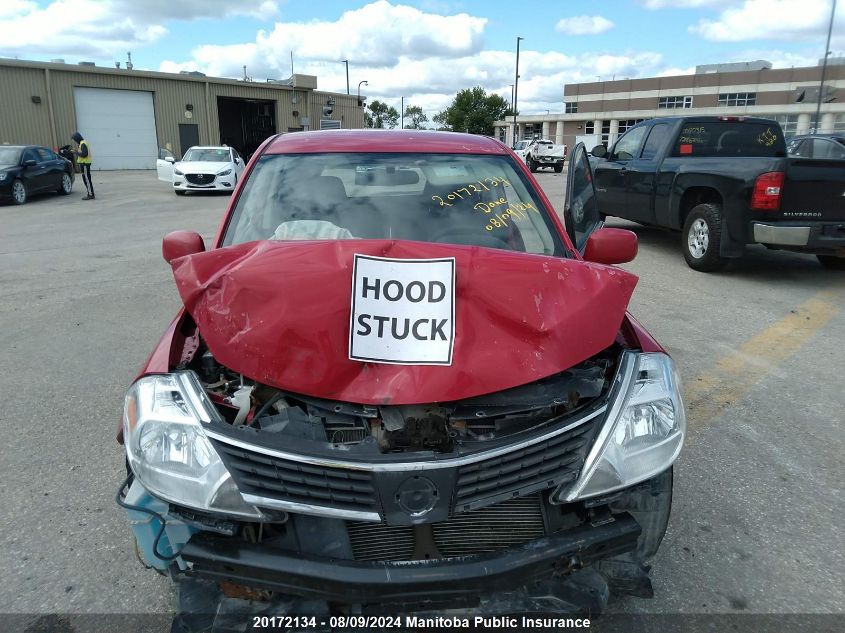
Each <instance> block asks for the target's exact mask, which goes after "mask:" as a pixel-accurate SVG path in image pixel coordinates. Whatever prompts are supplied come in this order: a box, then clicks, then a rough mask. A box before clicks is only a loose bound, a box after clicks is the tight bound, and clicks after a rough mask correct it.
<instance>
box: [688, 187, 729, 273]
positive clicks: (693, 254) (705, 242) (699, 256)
mask: <svg viewBox="0 0 845 633" xmlns="http://www.w3.org/2000/svg"><path fill="white" fill-rule="evenodd" d="M721 239H722V210H721V209H720V208H719V207H718V205H715V204H699V205H698V206H696V207H693V209H692V211H690V213H689V215H688V216H687V219H686V221H685V222H684V229H683V231H682V246H683V249H684V259H686V260H687V265H688V266H689V267H690V268H692V269H693V270H699V271H701V272H713V271H715V270H719V269H720V268H721V267H722V266H724V265H725V263H726V261H725V259H724V258H723V257H721V256H720V255H719V244H720V242H721Z"/></svg>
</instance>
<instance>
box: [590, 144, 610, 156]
mask: <svg viewBox="0 0 845 633" xmlns="http://www.w3.org/2000/svg"><path fill="white" fill-rule="evenodd" d="M590 154H592V155H593V156H595V157H596V158H604V157H605V156H607V148H606V147H605V146H604V145H596V146H595V147H594V148H593V149H592V150H591V151H590Z"/></svg>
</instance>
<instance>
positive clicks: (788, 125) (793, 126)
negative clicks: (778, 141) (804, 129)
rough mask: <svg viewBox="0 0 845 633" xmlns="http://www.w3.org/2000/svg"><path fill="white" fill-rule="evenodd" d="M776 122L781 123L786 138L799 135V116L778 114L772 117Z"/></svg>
mask: <svg viewBox="0 0 845 633" xmlns="http://www.w3.org/2000/svg"><path fill="white" fill-rule="evenodd" d="M772 118H773V119H774V120H775V121H777V122H778V123H780V127H781V129H782V130H783V135H784V136H794V135H795V134H797V133H798V115H797V114H776V115H775V116H774V117H772Z"/></svg>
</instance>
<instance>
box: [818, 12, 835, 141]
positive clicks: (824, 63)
mask: <svg viewBox="0 0 845 633" xmlns="http://www.w3.org/2000/svg"><path fill="white" fill-rule="evenodd" d="M835 13H836V0H832V2H831V5H830V25H829V26H828V27H827V45H826V46H825V47H824V60H822V80H821V83H820V84H819V101H818V104H816V127H815V128H814V129H813V132H814V133H815V134H818V133H819V128H821V126H822V122H821V120H820V117H821V112H822V96H823V95H824V76H825V72H826V71H827V56H828V55H830V34H831V32H832V31H833V16H834V14H835Z"/></svg>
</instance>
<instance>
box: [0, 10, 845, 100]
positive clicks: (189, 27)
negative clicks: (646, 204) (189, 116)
mask: <svg viewBox="0 0 845 633" xmlns="http://www.w3.org/2000/svg"><path fill="white" fill-rule="evenodd" d="M830 6H831V0H607V1H605V2H601V3H597V2H587V1H580V0H556V1H554V2H551V1H549V0H521V1H519V2H513V1H512V0H495V1H493V0H487V1H481V0H459V1H455V2H452V1H449V0H404V1H402V0H355V1H352V0H347V1H340V0H321V1H319V2H314V1H305V0H240V1H237V0H134V1H132V0H39V1H34V0H2V2H0V56H5V57H20V58H24V59H38V60H48V59H52V58H64V59H65V60H67V61H68V62H71V63H73V62H76V61H80V60H91V61H96V62H97V63H98V64H101V65H108V66H111V65H112V64H113V62H114V61H122V62H123V61H125V59H126V51H127V50H131V51H132V56H133V61H134V63H135V67H136V68H144V69H151V70H165V71H179V70H200V71H202V72H205V73H207V74H210V75H215V76H228V77H237V76H240V75H241V74H242V72H243V71H242V66H243V65H246V66H247V72H248V74H249V75H250V76H251V77H253V78H254V79H259V80H263V79H265V78H267V77H274V78H275V77H277V78H285V77H287V76H288V75H289V74H290V51H291V50H293V52H294V66H295V70H296V72H304V73H308V74H315V75H317V76H318V85H319V88H320V89H322V90H332V91H338V92H343V91H345V90H346V76H345V69H344V65H343V64H341V63H339V60H342V59H347V58H348V59H349V60H350V69H349V72H350V83H351V85H352V92H354V91H355V90H356V88H357V85H358V82H359V81H361V80H367V81H368V82H369V83H368V85H366V86H364V87H363V89H362V92H363V93H364V94H366V95H368V96H369V98H370V99H375V98H378V99H383V100H386V101H388V102H390V103H394V102H395V105H397V106H398V102H399V98H400V96H405V97H406V103H408V102H412V103H416V104H419V105H422V106H423V108H424V109H425V110H426V111H427V112H428V113H429V116H431V115H432V114H434V113H436V112H437V111H438V110H440V109H442V108H443V107H445V106H446V105H448V103H449V102H450V101H451V98H452V97H453V96H454V94H455V92H457V90H460V89H461V88H467V87H472V86H474V85H481V86H483V87H484V88H485V89H486V90H488V91H493V92H497V93H499V94H501V95H502V96H505V97H506V98H510V84H512V83H513V74H514V57H515V55H514V52H515V46H516V37H517V36H522V37H523V38H525V39H524V41H523V42H522V44H521V55H520V90H519V95H520V98H519V105H520V111H521V112H523V113H531V112H545V110H547V109H548V110H551V111H553V112H557V111H561V110H562V94H563V85H564V84H566V83H574V82H579V81H593V80H595V79H596V78H597V77H601V78H602V79H611V78H612V77H614V76H615V77H616V78H622V77H645V76H654V75H667V74H682V73H689V72H693V70H694V67H695V65H697V64H705V63H716V62H728V61H748V60H752V59H767V60H769V61H771V62H772V63H773V64H774V65H775V66H776V67H788V66H801V65H811V64H815V63H816V61H817V60H818V59H819V58H820V57H821V55H822V51H823V49H824V43H825V37H826V34H827V33H826V31H827V22H828V18H829V14H830ZM842 13H843V10H842V8H841V7H840V10H839V12H838V14H837V17H836V26H835V27H834V33H835V37H834V41H833V44H832V46H831V48H832V49H833V51H834V53H835V54H840V55H841V54H843V52H845V18H843V16H842Z"/></svg>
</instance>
